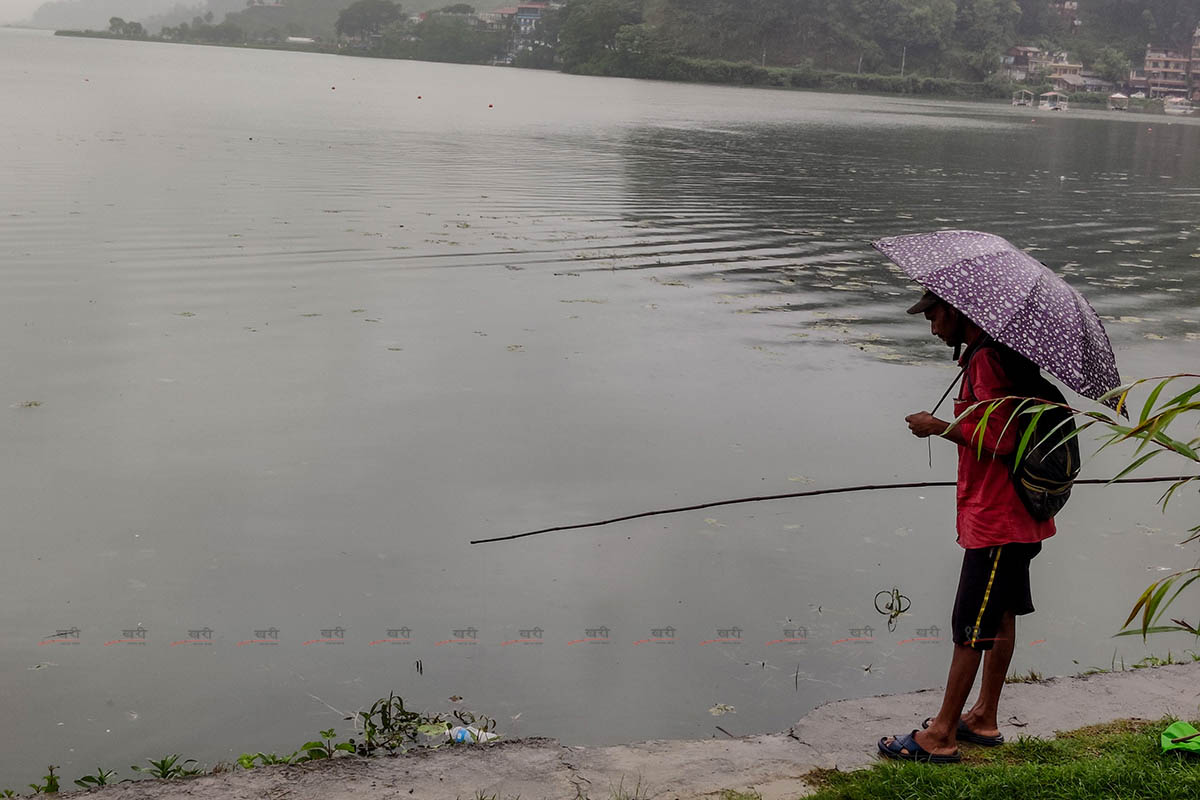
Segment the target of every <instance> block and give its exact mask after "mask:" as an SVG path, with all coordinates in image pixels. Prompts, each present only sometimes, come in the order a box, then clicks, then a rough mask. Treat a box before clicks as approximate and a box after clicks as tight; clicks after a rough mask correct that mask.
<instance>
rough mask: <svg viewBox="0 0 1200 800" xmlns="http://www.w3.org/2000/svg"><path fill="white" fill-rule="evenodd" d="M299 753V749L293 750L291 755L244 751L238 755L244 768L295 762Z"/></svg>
mask: <svg viewBox="0 0 1200 800" xmlns="http://www.w3.org/2000/svg"><path fill="white" fill-rule="evenodd" d="M299 754H300V751H299V750H296V751H293V752H292V754H291V755H290V756H281V755H277V754H275V753H242V754H241V755H240V756H238V757H237V765H238V766H239V767H241V768H242V769H254V768H255V767H256V766H259V765H262V766H264V767H266V766H271V765H273V764H295V763H296V761H297V756H299ZM255 762H257V763H255Z"/></svg>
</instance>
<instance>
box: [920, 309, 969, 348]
mask: <svg viewBox="0 0 1200 800" xmlns="http://www.w3.org/2000/svg"><path fill="white" fill-rule="evenodd" d="M925 319H927V320H929V332H930V333H932V334H933V335H934V336H936V337H938V338H939V339H941V340H942V341H943V342H945V343H946V344H947V345H949V346H950V347H954V346H955V345H957V344H961V342H959V341H958V334H959V326H958V312H957V311H955V310H954V309H953V308H951V307H950V306H949V305H948V304H946V303H944V302H943V303H938V304H937V305H934V306H931V307H930V308H927V309H925Z"/></svg>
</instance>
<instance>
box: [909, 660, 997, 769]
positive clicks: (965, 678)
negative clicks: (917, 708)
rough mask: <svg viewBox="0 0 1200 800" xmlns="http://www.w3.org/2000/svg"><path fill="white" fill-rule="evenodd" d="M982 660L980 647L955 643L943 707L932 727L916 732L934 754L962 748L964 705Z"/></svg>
mask: <svg viewBox="0 0 1200 800" xmlns="http://www.w3.org/2000/svg"><path fill="white" fill-rule="evenodd" d="M979 659H980V652H979V651H978V650H972V649H971V648H970V647H967V646H966V645H961V644H956V645H954V658H953V659H951V661H950V677H949V678H947V679H946V692H945V694H943V695H942V709H941V711H939V712H938V715H937V716H936V717H934V718H933V719H932V720H931V721H930V723H929V727H928V728H926V729H925V730H920V731H917V733H916V740H917V744H919V745H921V747H923V748H925V749H926V750H927V751H929V752H930V753H934V754H936V755H949V754H950V753H953V752H954V751H955V750H957V749H958V721H959V719H961V718H962V711H963V706H964V705H966V703H967V697H968V696H969V695H970V694H971V687H972V686H974V685H975V675H976V673H978V672H979ZM1006 668H1007V667H1006Z"/></svg>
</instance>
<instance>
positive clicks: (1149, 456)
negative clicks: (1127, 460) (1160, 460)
mask: <svg viewBox="0 0 1200 800" xmlns="http://www.w3.org/2000/svg"><path fill="white" fill-rule="evenodd" d="M1161 452H1163V451H1162V450H1151V451H1150V452H1149V453H1146V455H1144V456H1142V457H1141V458H1139V459H1138V460H1137V461H1134V462H1133V463H1132V464H1130V465H1129V466H1127V467H1126V468H1125V469H1123V470H1121V471H1120V472H1118V473H1117V477H1115V478H1113V479H1112V480H1111V481H1109V483H1110V484H1112V483H1115V482H1116V481H1119V480H1121V478H1124V477H1125V476H1126V475H1128V474H1129V473H1131V472H1133V471H1134V470H1135V469H1137V468H1138V467H1140V466H1141V465H1142V464H1145V463H1146V462H1147V461H1149V460H1150V459H1152V458H1154V457H1155V456H1156V455H1158V454H1159V453H1161Z"/></svg>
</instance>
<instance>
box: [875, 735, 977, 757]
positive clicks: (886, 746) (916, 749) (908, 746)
mask: <svg viewBox="0 0 1200 800" xmlns="http://www.w3.org/2000/svg"><path fill="white" fill-rule="evenodd" d="M916 734H917V732H916V731H915V730H914V731H913V732H912V733H907V734H905V735H904V736H894V737H892V741H891V743H888V742H887V741H885V740H886V739H887V738H888V737H886V736H884V737H883V738H882V739H880V740H879V753H880V755H882V756H884V757H885V758H894V759H896V760H898V761H919V762H922V763H926V764H956V763H958V762H959V761H962V754H961V753H959V752H958V751H957V750H955V751H954V752H953V753H949V754H947V755H938V754H936V753H931V752H929V751H928V750H926V749H925V748H924V747H921V745H919V744H917V740H916ZM906 750H907V751H908V752H905V751H906Z"/></svg>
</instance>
